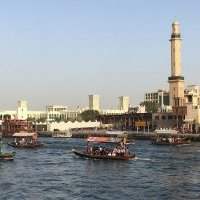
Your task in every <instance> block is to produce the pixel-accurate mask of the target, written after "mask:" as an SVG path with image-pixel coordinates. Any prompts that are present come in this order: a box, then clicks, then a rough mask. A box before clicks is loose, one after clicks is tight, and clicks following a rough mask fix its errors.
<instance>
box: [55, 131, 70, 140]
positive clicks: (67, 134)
mask: <svg viewBox="0 0 200 200" xmlns="http://www.w3.org/2000/svg"><path fill="white" fill-rule="evenodd" d="M52 137H53V138H71V137H72V132H71V131H70V130H66V131H54V132H53V133H52Z"/></svg>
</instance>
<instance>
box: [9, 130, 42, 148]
mask: <svg viewBox="0 0 200 200" xmlns="http://www.w3.org/2000/svg"><path fill="white" fill-rule="evenodd" d="M13 137H14V141H13V142H11V143H8V145H9V146H12V147H14V148H31V149H32V148H38V147H42V146H44V144H42V143H40V142H39V141H38V140H37V133H35V132H34V133H28V132H20V133H14V134H13Z"/></svg>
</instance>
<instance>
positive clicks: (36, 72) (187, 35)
mask: <svg viewBox="0 0 200 200" xmlns="http://www.w3.org/2000/svg"><path fill="white" fill-rule="evenodd" d="M199 7H200V1H197V0H191V1H186V0H169V1H159V0H152V1H146V0H137V1H134V0H101V1H98V0H77V1H74V0H59V1H55V0H43V1H39V0H28V1H27V0H18V1H14V0H10V1H4V2H3V1H2V2H1V3H0V19H1V23H0V24H1V26H0V55H1V59H0V74H1V78H0V85H1V90H0V91H1V99H0V110H4V109H14V108H16V103H17V100H20V99H24V100H27V101H28V103H29V105H30V109H44V107H45V106H46V105H47V104H58V105H60V104H61V105H69V106H73V107H76V106H78V105H80V106H83V107H84V106H87V105H88V95H89V94H99V95H100V96H101V105H102V107H104V108H115V107H117V103H118V99H117V98H118V97H119V96H122V95H126V96H130V97H131V104H132V105H136V104H138V103H139V102H140V101H142V100H143V98H144V93H145V92H148V91H153V90H157V89H168V83H167V78H168V76H169V75H170V42H169V38H170V34H171V24H172V22H173V21H174V20H178V21H179V22H180V25H181V33H182V38H183V42H182V67H183V75H184V76H185V83H186V85H189V84H198V85H200V79H199V74H200V68H199V65H200V61H199V52H200V40H199V35H200V23H199V19H200V13H199Z"/></svg>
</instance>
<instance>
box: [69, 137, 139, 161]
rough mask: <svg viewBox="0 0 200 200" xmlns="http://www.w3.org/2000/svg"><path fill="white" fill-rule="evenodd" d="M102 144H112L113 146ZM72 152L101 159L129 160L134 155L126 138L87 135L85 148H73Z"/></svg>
mask: <svg viewBox="0 0 200 200" xmlns="http://www.w3.org/2000/svg"><path fill="white" fill-rule="evenodd" d="M102 144H114V145H115V147H114V148H113V147H110V146H109V147H108V146H103V145H102ZM111 146H112V145H111ZM72 152H73V153H74V154H75V155H78V156H80V157H84V158H91V159H103V160H131V159H134V158H135V157H136V155H135V153H131V152H129V150H128V147H127V144H126V138H111V137H89V138H88V139H87V146H86V149H84V150H77V149H73V150H72Z"/></svg>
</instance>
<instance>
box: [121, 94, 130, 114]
mask: <svg viewBox="0 0 200 200" xmlns="http://www.w3.org/2000/svg"><path fill="white" fill-rule="evenodd" d="M129 106H130V97H129V96H120V97H119V110H122V111H124V112H128V109H129Z"/></svg>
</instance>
